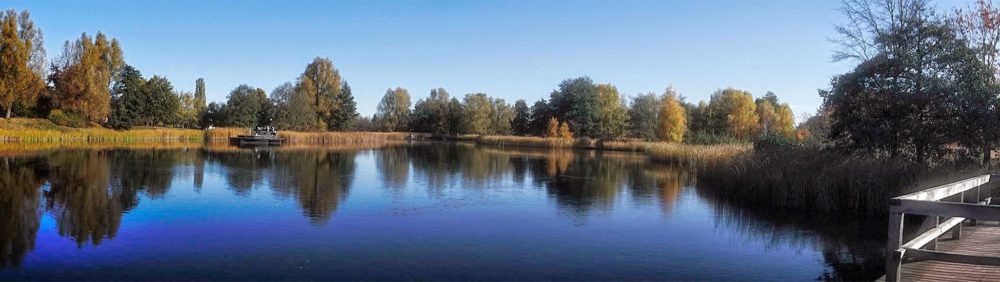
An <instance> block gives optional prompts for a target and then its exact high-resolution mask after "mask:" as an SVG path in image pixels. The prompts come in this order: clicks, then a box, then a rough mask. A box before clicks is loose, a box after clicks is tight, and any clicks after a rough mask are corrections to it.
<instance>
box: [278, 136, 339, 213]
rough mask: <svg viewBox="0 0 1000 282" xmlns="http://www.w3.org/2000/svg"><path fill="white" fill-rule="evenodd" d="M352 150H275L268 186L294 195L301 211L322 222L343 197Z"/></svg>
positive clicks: (286, 194)
mask: <svg viewBox="0 0 1000 282" xmlns="http://www.w3.org/2000/svg"><path fill="white" fill-rule="evenodd" d="M354 159H355V152H354V151H340V152H335V151H318V152H313V151H296V152H285V153H278V154H275V158H274V162H275V163H276V164H278V165H274V166H271V167H272V168H273V170H274V173H273V174H271V175H272V176H273V177H272V178H271V185H270V186H271V189H273V190H274V192H276V193H277V194H279V195H281V196H284V197H294V198H295V199H296V200H297V201H298V203H299V207H301V208H302V213H303V214H305V215H306V216H307V217H309V219H310V220H311V221H312V222H313V223H314V224H322V223H324V222H326V221H327V220H329V219H330V217H331V216H332V215H333V213H334V212H335V211H336V210H337V206H338V205H340V203H341V202H343V201H344V200H345V199H346V198H347V193H348V189H349V188H350V186H351V181H352V180H353V179H354V170H355V166H356V164H355V161H354Z"/></svg>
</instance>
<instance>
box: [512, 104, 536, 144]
mask: <svg viewBox="0 0 1000 282" xmlns="http://www.w3.org/2000/svg"><path fill="white" fill-rule="evenodd" d="M511 127H513V129H514V134H516V135H521V136H525V135H528V134H530V132H531V109H530V108H528V103H527V102H525V101H524V99H519V100H517V102H514V121H513V122H511Z"/></svg>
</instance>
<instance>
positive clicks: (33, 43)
mask: <svg viewBox="0 0 1000 282" xmlns="http://www.w3.org/2000/svg"><path fill="white" fill-rule="evenodd" d="M38 45H41V31H39V30H36V29H35V27H34V23H33V22H32V21H31V19H30V17H29V16H28V14H27V12H22V13H21V15H20V16H18V14H17V12H15V11H14V10H7V11H6V12H4V13H3V15H2V16H0V106H2V107H3V110H5V111H6V117H7V118H10V117H11V112H12V110H13V107H14V104H15V103H18V102H19V101H20V102H21V103H22V105H25V106H33V105H34V101H35V100H36V99H37V97H38V95H39V94H40V93H41V91H42V90H43V89H44V87H45V85H44V81H43V80H42V74H41V72H39V71H38V69H41V68H44V67H41V66H38V65H36V64H37V62H38V56H41V57H42V59H41V60H42V61H44V49H39V48H40V47H38ZM38 50H41V53H40V54H39V53H38V52H39V51H38Z"/></svg>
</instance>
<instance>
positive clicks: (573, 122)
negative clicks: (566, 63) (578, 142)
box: [549, 76, 598, 136]
mask: <svg viewBox="0 0 1000 282" xmlns="http://www.w3.org/2000/svg"><path fill="white" fill-rule="evenodd" d="M597 91H598V90H597V85H596V84H594V81H593V80H591V79H590V77H586V76H584V77H579V78H575V79H567V80H563V81H562V82H561V83H559V89H558V90H556V91H553V92H552V94H550V95H549V96H550V97H549V104H550V106H551V108H552V114H553V116H554V117H556V118H558V119H560V120H562V121H563V122H566V123H569V125H570V127H571V129H573V131H575V132H576V133H577V135H580V136H593V133H594V127H595V122H596V117H597V115H596V112H597V110H596V103H597Z"/></svg>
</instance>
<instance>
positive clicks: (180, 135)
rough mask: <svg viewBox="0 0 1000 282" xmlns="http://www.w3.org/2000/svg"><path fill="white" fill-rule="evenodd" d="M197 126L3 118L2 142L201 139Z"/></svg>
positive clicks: (0, 133)
mask: <svg viewBox="0 0 1000 282" xmlns="http://www.w3.org/2000/svg"><path fill="white" fill-rule="evenodd" d="M202 140H203V134H202V131H201V130H196V129H178V128H135V129H131V130H111V129H106V128H102V127H97V126H94V127H87V128H70V127H63V126H58V125H55V124H53V123H51V122H50V121H48V120H43V119H11V120H7V121H0V143H118V144H127V143H143V142H201V141H202Z"/></svg>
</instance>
